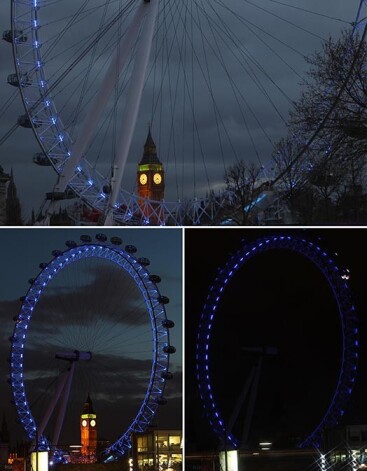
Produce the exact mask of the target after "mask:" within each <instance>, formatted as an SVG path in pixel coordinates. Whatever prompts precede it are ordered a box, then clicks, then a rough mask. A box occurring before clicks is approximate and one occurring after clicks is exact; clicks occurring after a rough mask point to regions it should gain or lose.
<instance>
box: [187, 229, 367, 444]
mask: <svg viewBox="0 0 367 471" xmlns="http://www.w3.org/2000/svg"><path fill="white" fill-rule="evenodd" d="M279 232H282V233H283V234H284V233H285V234H287V233H297V234H304V235H305V236H307V237H311V238H312V239H313V240H315V241H317V242H318V243H319V244H321V246H322V247H324V249H325V250H326V251H328V252H329V253H331V254H332V253H334V252H337V253H338V256H337V257H336V262H337V264H338V265H339V266H340V267H346V268H349V269H350V272H351V278H350V287H351V289H352V291H353V294H354V295H355V301H356V306H357V310H358V315H359V317H360V344H361V347H360V361H359V375H358V379H357V382H356V386H355V389H354V392H353V394H352V397H351V401H350V402H349V404H348V406H347V408H346V412H345V415H344V419H343V423H345V424H358V423H366V421H367V407H366V405H365V400H364V397H365V394H366V391H367V383H366V379H365V377H364V371H365V369H366V360H365V353H366V342H365V341H364V337H365V334H366V332H367V322H366V319H365V315H364V314H365V310H366V301H367V300H366V292H365V286H364V282H365V277H364V269H365V262H366V251H365V241H366V236H367V233H366V232H365V231H364V230H356V229H345V230H344V229H331V230H318V229H315V230H314V229H310V230H305V231H303V230H297V231H292V230H251V229H247V230H230V231H228V230H223V229H222V230H209V231H207V230H187V231H186V239H185V253H186V255H185V257H186V272H185V280H186V304H185V311H186V316H185V334H186V396H185V397H186V403H185V404H186V411H187V412H186V440H187V449H188V450H194V449H199V450H200V449H215V448H216V446H217V441H216V438H215V437H214V436H213V435H212V434H211V431H210V428H209V425H208V422H207V420H206V418H205V417H204V415H203V411H202V406H201V403H200V400H199V396H198V391H197V385H196V382H195V376H194V373H195V370H194V364H195V362H194V350H195V341H196V331H197V324H198V319H199V317H200V313H201V309H202V306H203V304H204V302H205V299H206V296H207V292H208V288H209V287H210V283H211V282H212V281H213V280H214V277H215V273H216V270H217V268H219V267H221V266H223V265H224V263H225V262H226V261H227V260H228V258H229V255H230V254H233V253H235V252H236V251H237V250H238V249H239V248H240V247H241V244H242V242H241V240H242V239H244V240H246V241H248V242H249V241H252V240H254V239H256V238H258V237H261V236H265V235H267V234H274V233H279ZM188 286H189V287H190V289H188ZM218 309H219V311H218V312H217V317H216V321H215V323H214V326H213V333H212V335H213V337H212V342H211V347H210V348H211V350H210V352H211V363H210V365H211V374H212V378H213V379H212V382H213V389H214V397H215V398H216V401H217V404H218V405H219V408H220V410H221V412H222V413H223V417H224V420H227V421H228V417H229V415H230V413H231V411H232V408H233V406H234V403H235V402H236V399H237V397H238V395H239V392H240V391H241V390H242V388H243V386H244V383H245V379H246V375H248V374H249V372H250V371H251V368H252V366H253V364H254V358H253V357H251V356H249V355H245V354H244V353H243V351H241V347H265V346H271V347H276V348H277V349H278V355H277V356H274V357H265V359H264V362H263V368H262V372H261V378H260V383H259V389H258V397H257V402H256V406H255V411H254V417H253V422H252V429H251V432H250V444H251V445H256V444H257V443H258V441H259V440H271V441H273V443H274V444H275V446H276V447H284V446H292V445H296V444H297V443H298V442H299V441H300V440H301V439H302V438H305V437H306V436H308V435H309V434H310V433H311V432H312V430H313V429H314V428H315V427H316V425H317V424H318V423H319V421H320V420H321V418H322V416H323V415H324V413H325V412H326V410H327V407H328V405H329V403H330V400H331V397H332V395H333V392H334V389H335V386H336V384H337V380H338V375H339V367H340V355H341V351H342V350H341V340H342V337H341V330H340V323H339V314H338V310H337V306H336V302H335V300H334V298H333V295H332V293H331V290H330V288H329V285H328V283H327V282H326V281H325V279H324V277H323V275H322V274H321V273H320V272H319V271H318V269H317V268H316V267H315V266H314V265H313V264H312V263H311V262H310V261H309V260H307V259H305V257H303V256H301V255H299V254H294V253H291V252H289V251H280V250H274V251H270V252H268V253H265V254H261V255H258V256H256V257H254V258H253V259H252V260H250V261H249V262H247V263H246V264H245V266H244V267H242V268H241V269H240V271H239V272H238V273H237V274H236V275H235V276H234V278H233V279H231V283H230V285H229V286H228V287H227V288H226V290H225V294H224V297H223V299H222V301H221V303H220V305H219V307H218ZM242 419H243V417H240V421H241V420H242ZM238 427H242V425H241V422H240V423H239V424H237V428H235V429H234V431H235V434H237V436H239V435H240V431H239V428H238Z"/></svg>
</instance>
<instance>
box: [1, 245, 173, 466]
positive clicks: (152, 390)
mask: <svg viewBox="0 0 367 471" xmlns="http://www.w3.org/2000/svg"><path fill="white" fill-rule="evenodd" d="M83 258H102V259H106V260H110V261H111V262H113V263H115V264H116V265H118V266H120V267H121V268H122V269H124V270H125V271H126V272H127V273H128V274H129V275H130V276H131V278H132V279H133V280H134V282H135V283H136V285H137V287H138V288H139V290H140V292H141V293H142V295H143V297H144V301H145V304H146V307H147V310H148V312H149V317H150V322H151V327H152V334H153V358H152V369H151V374H150V380H149V385H148V388H147V391H146V394H145V398H144V400H143V403H142V405H141V407H140V409H139V411H138V413H137V415H136V417H135V418H134V420H133V421H132V423H131V424H130V425H129V427H128V429H127V430H126V431H125V432H124V433H123V434H122V435H121V437H120V438H119V439H118V440H116V442H115V443H113V444H112V445H110V446H109V448H108V449H107V450H106V451H105V453H107V454H109V455H110V457H112V458H113V459H115V458H117V457H119V456H122V455H124V454H125V452H126V451H127V450H128V449H130V448H131V438H130V436H131V433H132V432H143V431H144V430H146V428H147V427H148V425H149V424H150V422H151V420H152V419H153V417H154V415H155V413H156V411H157V408H158V404H159V399H160V398H162V396H163V392H164V388H165V382H166V380H165V379H164V377H163V376H164V375H162V373H164V372H167V371H168V366H169V353H166V352H165V351H164V348H165V347H167V346H169V345H170V343H169V330H168V328H167V327H165V326H164V324H165V322H164V321H166V320H167V316H166V311H165V307H164V304H162V303H161V302H160V301H159V298H160V296H161V294H160V292H159V290H158V288H157V286H156V284H155V283H154V282H153V281H151V280H150V279H149V277H150V274H149V272H148V270H147V269H146V268H145V267H144V266H143V265H141V264H140V263H139V261H138V260H137V259H136V258H135V257H134V256H133V255H131V254H129V253H127V252H125V251H124V250H123V249H121V248H119V247H116V246H110V245H107V244H101V243H96V244H93V243H91V244H84V245H80V246H77V247H73V248H70V249H68V250H66V251H65V252H62V253H61V255H58V256H56V257H55V258H54V259H53V260H51V261H50V262H49V263H48V264H47V265H46V266H45V267H44V268H43V269H42V271H41V272H40V273H39V275H38V276H37V278H35V279H34V280H33V281H32V284H31V286H30V288H29V290H28V292H27V294H26V296H25V298H24V301H23V303H22V306H21V308H20V311H19V314H18V317H17V320H16V324H15V327H14V333H13V336H12V338H11V342H12V345H11V356H10V358H11V360H10V363H11V365H10V368H11V373H10V382H11V387H12V392H13V397H14V402H15V406H16V409H17V412H18V416H19V420H20V422H21V423H22V425H23V427H24V429H25V431H26V433H27V435H28V438H29V440H30V441H33V440H34V439H35V437H36V429H37V426H36V422H35V420H34V418H33V415H32V412H31V409H30V406H29V403H28V401H27V396H26V391H25V385H24V382H23V355H24V345H25V342H26V337H27V330H28V326H29V323H30V321H31V318H32V314H33V311H34V309H35V307H36V305H37V302H38V300H39V298H40V297H41V296H42V293H43V291H44V289H45V288H46V287H47V285H48V284H49V283H50V281H51V280H52V279H53V278H54V277H55V276H56V275H57V274H58V273H59V272H60V271H61V270H63V269H64V268H65V267H66V266H67V265H70V264H72V263H74V262H77V261H78V260H81V259H83ZM49 445H50V444H49V443H48V441H47V439H46V438H45V437H44V436H42V437H40V438H39V449H49Z"/></svg>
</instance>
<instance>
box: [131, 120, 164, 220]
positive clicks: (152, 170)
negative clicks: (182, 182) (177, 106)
mask: <svg viewBox="0 0 367 471" xmlns="http://www.w3.org/2000/svg"><path fill="white" fill-rule="evenodd" d="M136 180H137V190H138V195H139V197H140V199H139V206H140V209H141V212H142V214H143V216H144V218H145V219H146V220H147V222H149V223H152V224H159V223H160V221H163V217H162V216H163V215H162V214H161V209H160V205H159V204H157V203H156V204H154V203H152V202H151V201H162V200H163V199H164V189H165V177H164V169H163V164H162V162H161V161H160V160H159V159H158V156H157V148H156V145H155V143H154V141H153V138H152V135H151V132H150V128H149V131H148V136H147V139H146V141H145V144H144V153H143V157H142V159H141V161H140V162H139V164H138V170H137V176H136Z"/></svg>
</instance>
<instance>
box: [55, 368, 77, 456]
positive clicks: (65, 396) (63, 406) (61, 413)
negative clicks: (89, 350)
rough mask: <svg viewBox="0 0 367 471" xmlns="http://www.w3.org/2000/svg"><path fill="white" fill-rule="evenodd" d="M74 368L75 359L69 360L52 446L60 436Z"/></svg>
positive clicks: (57, 441)
mask: <svg viewBox="0 0 367 471" xmlns="http://www.w3.org/2000/svg"><path fill="white" fill-rule="evenodd" d="M74 370H75V361H72V362H71V365H70V369H69V372H68V373H69V374H68V380H67V383H66V385H65V388H64V394H63V398H62V402H61V405H60V409H59V413H58V415H57V420H56V425H55V430H54V436H53V439H52V444H53V446H54V447H56V446H57V444H58V443H59V438H60V433H61V427H62V424H63V423H64V418H65V413H66V407H67V405H68V401H69V395H70V389H71V383H72V381H73V376H74Z"/></svg>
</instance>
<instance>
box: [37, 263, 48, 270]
mask: <svg viewBox="0 0 367 471" xmlns="http://www.w3.org/2000/svg"><path fill="white" fill-rule="evenodd" d="M47 265H48V263H45V262H42V263H40V264H39V265H38V266H39V267H40V269H41V270H44V269H45V268H46V267H47Z"/></svg>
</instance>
